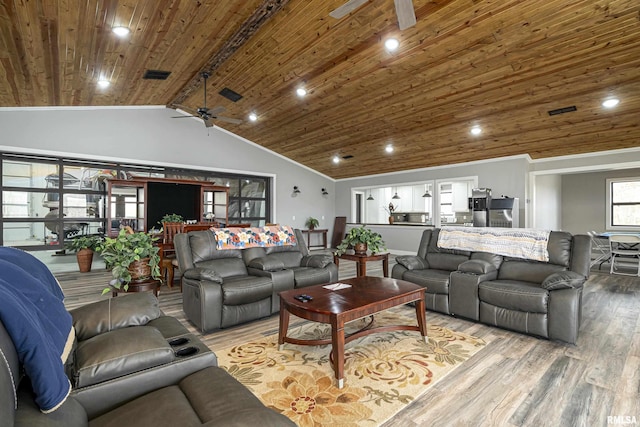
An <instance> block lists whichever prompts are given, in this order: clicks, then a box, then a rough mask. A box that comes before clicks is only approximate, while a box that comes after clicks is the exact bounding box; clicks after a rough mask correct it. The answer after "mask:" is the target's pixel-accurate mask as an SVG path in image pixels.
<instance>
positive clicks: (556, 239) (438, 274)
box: [392, 228, 591, 343]
mask: <svg viewBox="0 0 640 427" xmlns="http://www.w3.org/2000/svg"><path fill="white" fill-rule="evenodd" d="M439 231H440V230H439V229H437V228H436V229H433V230H431V229H430V230H425V231H424V232H423V235H422V239H421V242H420V247H419V249H418V253H417V255H414V256H411V255H410V256H398V257H397V258H396V261H397V262H398V264H396V265H395V266H394V267H393V271H392V277H394V278H397V279H403V280H407V281H410V282H413V283H417V284H419V285H421V286H425V287H426V288H427V290H426V294H425V295H426V296H425V300H426V305H427V308H428V309H430V310H434V311H440V312H442V313H445V314H452V315H456V316H461V317H465V318H468V319H471V320H476V321H480V322H482V323H486V324H490V325H494V326H499V327H502V328H505V329H511V330H515V331H519V332H523V333H527V334H530V335H536V336H540V337H544V338H548V339H553V340H560V341H564V342H568V343H575V342H576V340H577V339H578V332H579V329H580V322H581V317H582V288H583V286H584V283H585V282H586V281H587V279H588V278H589V261H590V256H591V253H590V252H591V243H590V239H589V236H586V235H575V236H572V235H571V234H570V233H566V232H559V231H552V232H551V233H550V235H549V242H548V244H547V250H548V252H549V261H548V262H540V261H531V260H525V259H520V258H510V257H502V256H500V255H496V254H491V253H486V252H465V251H455V250H450V249H441V248H438V247H437V241H438V234H439Z"/></svg>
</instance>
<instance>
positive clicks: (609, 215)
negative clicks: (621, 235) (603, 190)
mask: <svg viewBox="0 0 640 427" xmlns="http://www.w3.org/2000/svg"><path fill="white" fill-rule="evenodd" d="M628 181H638V182H640V177H629V178H609V179H607V206H606V210H607V212H606V220H607V225H606V226H607V230H640V224H638V225H636V226H632V225H613V224H612V223H611V222H612V221H613V218H612V213H613V201H612V200H611V187H612V184H613V183H619V182H628ZM638 202H639V203H640V198H639V201H638Z"/></svg>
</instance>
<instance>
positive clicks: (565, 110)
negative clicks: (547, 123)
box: [549, 105, 578, 116]
mask: <svg viewBox="0 0 640 427" xmlns="http://www.w3.org/2000/svg"><path fill="white" fill-rule="evenodd" d="M572 111H578V109H577V108H576V106H575V105H572V106H571V107H564V108H558V109H556V110H550V111H549V115H550V116H555V115H558V114H564V113H570V112H572Z"/></svg>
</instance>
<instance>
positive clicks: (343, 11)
mask: <svg viewBox="0 0 640 427" xmlns="http://www.w3.org/2000/svg"><path fill="white" fill-rule="evenodd" d="M368 1H369V0H349V1H348V2H346V3H345V4H343V5H342V6H340V7H339V8H337V9H334V10H333V11H331V13H329V16H330V17H332V18H336V19H340V18H342V17H343V16H347V15H348V14H350V13H351V12H353V11H354V10H356V9H357V8H359V7H360V6H362V5H363V4H365V3H366V2H368Z"/></svg>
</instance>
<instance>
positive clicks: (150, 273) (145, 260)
mask: <svg viewBox="0 0 640 427" xmlns="http://www.w3.org/2000/svg"><path fill="white" fill-rule="evenodd" d="M156 240H157V238H156V237H153V236H151V235H150V234H148V233H144V232H131V231H130V230H127V229H126V228H123V229H122V230H120V232H119V233H118V235H117V236H116V237H114V238H111V237H106V238H105V239H104V242H102V243H101V244H100V246H99V247H98V252H100V254H101V255H102V257H103V258H104V262H105V263H106V264H107V266H109V267H110V268H111V275H112V276H113V278H114V280H112V281H111V283H110V284H111V286H113V287H115V288H117V289H120V287H121V286H122V287H123V288H124V290H127V289H128V288H129V283H130V282H132V281H144V280H147V279H150V278H154V279H157V278H160V267H159V264H160V254H159V248H158V247H157V246H155V245H154V242H155V241H156ZM109 291H110V289H109V288H106V289H104V290H103V291H102V293H103V294H105V293H107V292H109Z"/></svg>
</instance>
